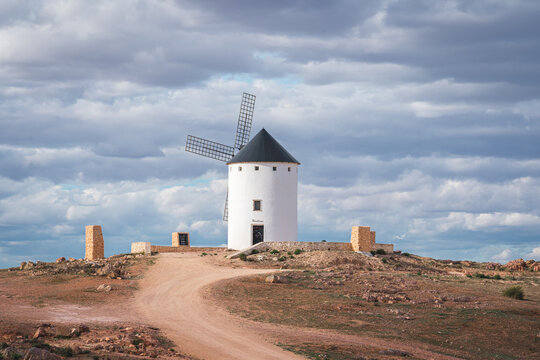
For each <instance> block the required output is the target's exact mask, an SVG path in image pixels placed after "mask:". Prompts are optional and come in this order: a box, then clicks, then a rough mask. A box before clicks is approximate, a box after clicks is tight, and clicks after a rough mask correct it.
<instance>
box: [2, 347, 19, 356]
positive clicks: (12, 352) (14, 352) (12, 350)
mask: <svg viewBox="0 0 540 360" xmlns="http://www.w3.org/2000/svg"><path fill="white" fill-rule="evenodd" d="M0 355H2V358H3V359H17V358H18V357H20V356H21V354H19V352H18V351H17V349H15V348H14V347H12V346H8V347H7V348H5V349H3V350H0Z"/></svg>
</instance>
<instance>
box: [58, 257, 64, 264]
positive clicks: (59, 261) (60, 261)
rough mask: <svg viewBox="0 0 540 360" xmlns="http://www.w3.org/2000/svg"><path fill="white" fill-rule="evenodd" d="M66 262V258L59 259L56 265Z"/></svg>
mask: <svg viewBox="0 0 540 360" xmlns="http://www.w3.org/2000/svg"><path fill="white" fill-rule="evenodd" d="M64 261H66V258H65V257H63V256H62V257H59V258H58V259H56V263H57V264H60V263H63V262H64Z"/></svg>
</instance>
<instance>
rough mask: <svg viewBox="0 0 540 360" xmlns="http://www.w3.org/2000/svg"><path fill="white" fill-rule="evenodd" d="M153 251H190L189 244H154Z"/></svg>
mask: <svg viewBox="0 0 540 360" xmlns="http://www.w3.org/2000/svg"><path fill="white" fill-rule="evenodd" d="M151 249H152V252H157V253H166V252H167V253H171V252H186V251H189V250H190V249H189V246H161V245H152V247H151Z"/></svg>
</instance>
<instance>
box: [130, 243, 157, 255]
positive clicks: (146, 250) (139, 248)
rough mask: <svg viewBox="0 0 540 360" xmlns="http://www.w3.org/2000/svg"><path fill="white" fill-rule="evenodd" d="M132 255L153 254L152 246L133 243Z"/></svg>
mask: <svg viewBox="0 0 540 360" xmlns="http://www.w3.org/2000/svg"><path fill="white" fill-rule="evenodd" d="M131 253H132V254H139V253H143V254H145V255H149V254H151V253H152V244H151V243H149V242H142V241H141V242H132V243H131Z"/></svg>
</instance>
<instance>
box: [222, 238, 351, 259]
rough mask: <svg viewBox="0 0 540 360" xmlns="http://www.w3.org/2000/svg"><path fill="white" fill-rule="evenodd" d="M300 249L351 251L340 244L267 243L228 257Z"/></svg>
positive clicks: (346, 245) (346, 244)
mask: <svg viewBox="0 0 540 360" xmlns="http://www.w3.org/2000/svg"><path fill="white" fill-rule="evenodd" d="M296 249H300V250H302V251H314V250H334V251H337V250H345V251H352V245H351V243H342V242H307V241H268V242H266V241H265V242H261V243H258V244H255V245H253V246H250V247H248V248H247V249H244V250H241V251H238V252H235V253H234V254H231V255H229V256H228V258H229V259H235V258H237V257H239V256H240V255H241V254H251V252H252V251H253V250H258V251H269V250H278V251H294V250H296Z"/></svg>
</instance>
